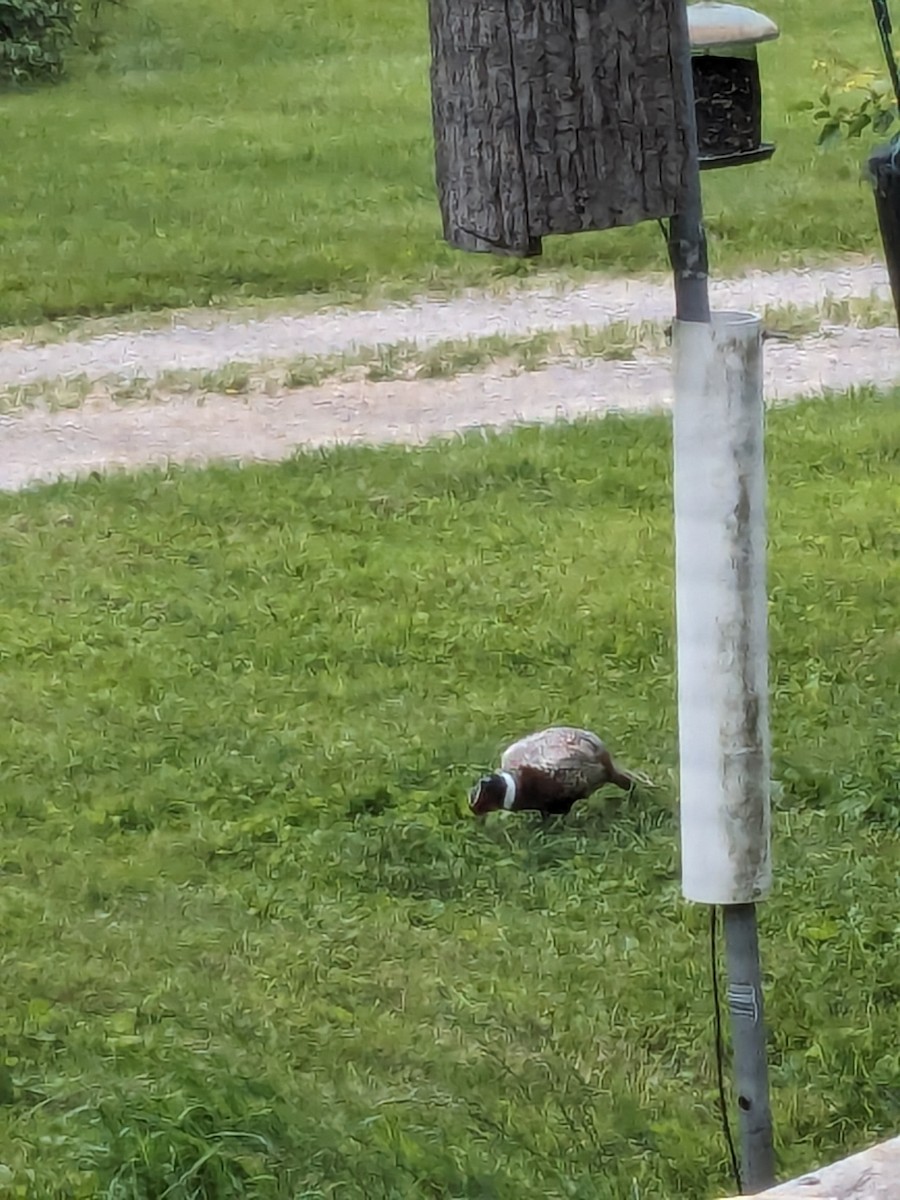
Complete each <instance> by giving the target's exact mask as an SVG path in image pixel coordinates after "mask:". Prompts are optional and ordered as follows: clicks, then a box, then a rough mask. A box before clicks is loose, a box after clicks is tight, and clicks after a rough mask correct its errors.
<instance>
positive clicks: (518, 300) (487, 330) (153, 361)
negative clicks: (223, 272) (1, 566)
mask: <svg viewBox="0 0 900 1200" xmlns="http://www.w3.org/2000/svg"><path fill="white" fill-rule="evenodd" d="M710 294H711V299H712V303H713V305H714V307H716V308H719V309H751V310H753V311H759V310H761V309H763V308H765V307H766V306H767V305H785V304H793V305H796V306H797V307H808V306H812V305H816V304H820V303H821V302H822V301H823V300H824V299H825V298H826V297H827V296H833V297H834V298H835V299H846V298H849V297H867V296H871V295H875V296H879V297H881V298H887V297H888V296H889V295H890V291H889V287H888V281H887V272H886V271H885V268H884V267H883V266H881V265H880V264H867V265H859V266H856V265H854V266H843V267H835V268H833V269H830V270H822V271H812V270H809V271H801V270H791V271H776V272H774V273H771V274H766V273H763V272H759V271H757V272H751V273H750V274H748V275H746V276H743V277H741V278H739V279H733V280H721V279H717V280H714V281H713V283H712V287H711V292H710ZM672 304H673V301H672V285H671V280H670V279H668V278H666V279H661V280H659V281H655V280H647V279H601V280H596V281H593V282H591V283H588V284H584V285H582V286H580V287H570V288H566V289H565V290H563V289H561V288H557V289H554V290H551V289H548V288H546V287H544V288H527V289H521V290H516V291H511V292H507V293H501V294H498V295H482V294H473V293H467V294H465V295H463V296H459V297H455V298H453V299H451V300H419V301H417V302H415V303H412V304H404V305H400V304H396V305H390V306H388V307H387V308H382V309H378V310H370V311H360V310H355V309H343V310H341V309H330V310H327V311H323V312H318V313H313V314H307V315H303V316H269V317H265V318H262V319H260V320H250V321H247V320H240V319H239V318H237V317H234V316H231V317H226V318H224V319H216V318H215V317H210V318H209V323H208V326H207V327H206V328H197V320H198V319H199V318H200V314H198V313H192V314H190V317H189V318H188V317H185V316H184V315H181V316H179V315H177V314H176V316H175V317H173V322H172V326H171V327H170V328H167V329H159V330H153V331H151V332H143V333H117V334H109V335H105V336H103V337H95V338H91V339H90V340H87V341H68V342H58V343H54V344H50V345H45V346H34V345H25V344H24V343H22V342H6V343H0V385H9V384H20V383H33V382H35V381H37V380H40V379H51V378H59V377H61V376H68V377H73V376H79V375H86V376H88V377H89V378H91V379H99V378H101V377H103V376H109V375H115V376H119V377H121V378H135V377H140V378H145V379H153V378H155V377H156V376H158V375H160V374H162V373H163V372H164V371H168V370H184V369H201V370H212V369H214V368H216V367H220V366H223V365H225V364H226V363H229V362H247V363H252V362H259V361H261V360H263V359H268V358H274V359H279V358H280V359H284V358H291V357H295V356H301V355H310V356H323V355H334V354H340V353H343V352H346V351H352V350H354V349H358V348H360V347H364V346H384V345H396V344H397V343H399V342H412V343H416V344H417V345H419V346H429V345H434V344H435V343H436V342H440V341H445V340H447V339H449V338H470V337H483V336H485V335H486V334H492V333H506V334H522V333H533V332H537V331H538V330H559V329H567V328H570V327H571V326H573V325H591V326H594V327H601V326H603V325H608V324H611V323H612V322H614V321H627V322H629V323H631V324H639V323H640V322H641V321H666V320H668V319H669V318H670V317H671V315H672Z"/></svg>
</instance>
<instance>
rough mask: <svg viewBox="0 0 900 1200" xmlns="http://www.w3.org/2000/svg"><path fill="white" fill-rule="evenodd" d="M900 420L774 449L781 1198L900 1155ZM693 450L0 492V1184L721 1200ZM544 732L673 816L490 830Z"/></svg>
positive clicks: (574, 436)
mask: <svg viewBox="0 0 900 1200" xmlns="http://www.w3.org/2000/svg"><path fill="white" fill-rule="evenodd" d="M898 400H900V393H895V394H894V395H892V396H886V397H883V398H881V399H879V398H877V397H875V396H872V395H868V394H864V395H858V396H851V397H845V398H842V399H835V400H826V401H822V402H819V403H814V404H806V405H801V406H799V407H796V408H786V409H782V410H779V411H775V412H773V413H772V414H771V418H770V451H769V459H770V464H769V469H770V478H771V497H770V521H771V540H772V551H771V570H770V591H771V602H772V603H771V636H772V688H773V706H774V709H773V740H774V764H775V774H776V776H777V779H778V783H779V794H778V798H777V814H776V821H775V861H776V867H777V887H776V890H775V892H774V895H773V896H772V898H771V899H770V900H769V901H768V902H767V903H766V904H765V905H764V906H763V908H762V932H763V945H764V954H765V967H766V973H767V979H768V994H767V995H768V1004H769V1013H770V1019H771V1063H772V1083H773V1093H774V1111H775V1120H776V1124H777V1131H778V1142H779V1155H780V1163H781V1169H782V1171H783V1172H784V1173H785V1174H787V1173H789V1172H790V1171H793V1170H797V1169H800V1168H804V1167H807V1166H811V1165H815V1164H816V1163H817V1162H820V1161H822V1160H827V1159H829V1158H832V1157H836V1156H837V1155H839V1154H840V1153H841V1152H844V1151H849V1150H852V1149H854V1148H857V1147H859V1146H861V1145H864V1144H866V1143H869V1142H871V1141H872V1140H875V1139H877V1138H879V1137H881V1136H882V1135H887V1134H888V1133H894V1132H896V1130H897V1127H898V1123H900V1087H898V1079H900V1049H898V1044H897V1034H896V1031H897V1024H898V1018H900V984H898V976H897V954H898V950H900V933H898V924H897V885H896V880H897V873H898V869H900V820H898V813H900V808H898V788H900V771H898V761H900V753H898V751H900V746H898V740H897V730H898V727H900V695H898V689H897V679H898V675H900V640H898V634H897V619H896V613H897V605H898V600H900V556H898V550H900V540H898V539H900V533H898V530H900V501H898V492H897V488H896V486H895V485H894V482H893V480H894V479H895V477H896V474H897V467H898V458H900V404H898ZM669 455H670V443H669V426H668V423H667V421H666V420H665V419H664V418H655V417H654V418H641V419H636V420H619V419H612V418H610V419H607V420H605V421H602V422H597V423H593V424H579V425H574V426H557V427H549V428H544V429H523V430H519V431H516V432H514V433H510V434H509V435H504V436H502V437H488V438H482V437H480V436H472V437H470V438H467V439H464V440H460V441H456V442H452V443H445V444H441V445H433V446H430V447H427V448H424V449H419V450H409V451H408V450H403V449H388V450H368V449H355V450H352V451H351V450H342V451H336V452H329V453H327V454H316V455H310V456H305V457H300V458H298V459H297V460H296V461H292V462H289V463H286V464H283V465H280V466H275V467H265V468H254V469H247V470H244V471H238V470H232V469H224V468H222V469H215V470H210V471H204V472H199V471H187V470H185V471H176V472H173V473H171V474H156V473H148V474H143V475H139V476H136V477H118V478H110V479H107V480H103V481H100V480H97V479H95V480H87V481H85V482H82V483H79V484H64V485H63V484H61V485H57V486H54V487H50V488H46V489H41V490H36V491H34V492H30V493H24V494H21V495H6V496H3V497H2V498H0V530H2V542H0V546H2V566H3V570H2V580H3V593H4V594H3V603H2V605H0V657H2V678H3V688H2V690H0V763H2V766H0V770H2V793H0V794H2V805H3V826H4V839H3V852H2V858H0V872H2V876H0V878H2V887H0V913H2V928H3V938H2V948H0V956H2V959H0V969H2V978H3V986H2V989H0V1037H2V1048H3V1057H2V1058H0V1066H3V1064H5V1067H4V1069H3V1070H2V1071H0V1148H2V1149H0V1194H3V1195H7V1194H8V1195H10V1196H18V1197H34V1198H35V1200H46V1198H47V1197H91V1198H94V1197H115V1198H126V1197H127V1198H132V1197H134V1198H147V1200H150V1198H151V1197H152V1198H154V1200H160V1198H161V1197H163V1196H166V1197H170V1198H172V1200H187V1198H197V1197H204V1198H211V1197H216V1198H222V1200H225V1198H230V1197H234V1196H237V1195H241V1196H248V1197H266V1198H272V1197H284V1198H288V1197H291V1198H294V1197H301V1196H304V1197H335V1198H338V1197H340V1198H341V1200H345V1198H346V1200H357V1198H358V1200H379V1198H382V1197H383V1198H385V1200H388V1198H390V1200H401V1198H402V1200H405V1198H407V1197H409V1196H434V1197H448V1198H450V1197H459V1198H467V1200H468V1198H476V1197H478V1198H496V1200H513V1198H515V1200H519V1198H520V1197H522V1196H525V1195H528V1196H547V1197H560V1198H562V1197H575V1198H579V1197H581V1198H584V1200H622V1198H623V1197H633V1198H634V1200H650V1198H653V1200H662V1198H663V1197H669V1196H674V1195H678V1196H683V1197H685V1200H688V1198H690V1197H698V1198H699V1197H712V1196H715V1195H719V1194H723V1193H726V1192H727V1191H728V1190H729V1178H728V1171H727V1159H726V1156H725V1151H724V1146H723V1142H722V1138H721V1134H720V1131H719V1123H718V1118H717V1115H716V1107H715V1081H714V1067H713V1057H712V1016H711V1006H710V999H709V975H708V965H707V942H706V922H707V917H706V913H705V911H704V910H702V909H699V908H693V907H689V906H687V905H685V904H684V903H683V902H682V901H681V899H680V891H679V882H678V867H677V853H676V847H677V820H676V814H675V803H674V769H675V762H676V742H675V712H674V679H673V644H672V633H673V631H672V608H673V600H672V533H671V494H670V473H669ZM556 720H567V721H573V722H578V723H582V722H583V723H585V724H587V725H589V726H591V727H594V728H596V729H598V730H599V731H600V732H602V733H604V734H605V735H607V736H608V738H609V739H610V741H611V743H612V745H613V748H614V750H615V751H616V752H618V753H619V754H620V756H621V758H622V760H623V761H624V762H625V763H627V764H630V765H632V766H634V767H635V768H638V769H641V770H644V771H647V772H649V773H650V774H651V775H652V776H654V777H658V779H659V781H660V782H661V784H662V786H661V788H660V789H659V790H658V791H657V792H655V793H652V794H650V795H647V794H643V795H640V796H638V797H636V798H635V799H633V800H632V801H631V802H628V803H623V801H622V800H621V798H619V797H618V796H610V797H604V796H599V797H596V798H594V799H593V800H591V801H590V802H588V803H586V804H584V805H581V806H579V807H578V808H577V809H576V810H575V812H574V813H573V814H572V817H571V818H570V819H569V820H567V821H564V822H561V823H558V824H554V825H550V826H548V827H546V828H544V827H541V826H540V825H539V824H538V823H535V822H534V821H533V820H531V819H530V818H529V817H527V816H525V817H520V818H505V817H503V816H498V817H496V818H492V819H491V820H490V821H489V822H488V823H487V824H486V825H484V826H478V825H476V824H475V823H473V822H472V820H471V819H470V818H469V817H468V815H467V813H466V806H465V792H466V789H467V787H468V785H469V783H470V781H471V779H472V777H473V776H474V775H476V774H477V773H480V772H481V771H482V770H483V769H484V768H486V767H488V766H490V765H491V764H493V763H494V762H495V757H496V753H497V750H498V748H499V747H500V746H502V745H503V744H504V742H505V741H506V740H508V739H510V738H512V737H513V736H515V735H516V734H519V733H521V732H524V731H526V730H528V729H530V728H533V727H537V726H539V725H541V724H543V723H547V722H551V721H556ZM667 1189H668V1190H667Z"/></svg>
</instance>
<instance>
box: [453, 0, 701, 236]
mask: <svg viewBox="0 0 900 1200" xmlns="http://www.w3.org/2000/svg"><path fill="white" fill-rule="evenodd" d="M430 17H431V41H432V108H433V118H434V132H435V160H436V174H437V183H438V192H439V195H440V202H441V213H442V216H443V221H444V236H445V237H446V239H447V240H448V241H449V242H450V243H451V244H452V245H454V246H457V247H459V248H460V249H465V250H486V251H492V252H494V253H501V254H516V255H528V254H539V253H540V250H541V243H540V239H541V238H542V237H543V236H546V235H547V234H553V233H577V232H583V231H586V230H591V229H609V228H611V227H613V226H617V225H631V224H634V223H635V222H637V221H643V220H647V219H654V218H658V217H669V216H671V215H672V214H673V213H674V212H675V211H676V209H677V208H678V206H679V201H680V200H681V198H682V195H683V190H684V187H685V184H686V180H687V178H688V173H689V170H690V165H689V155H688V148H687V145H686V142H685V135H684V129H685V125H686V121H687V106H688V98H687V96H686V95H685V94H684V91H683V89H682V88H681V86H680V84H679V74H678V71H677V69H676V66H675V63H676V62H677V59H678V56H679V55H680V54H683V53H688V52H689V51H688V36H687V22H686V18H685V14H684V0H430Z"/></svg>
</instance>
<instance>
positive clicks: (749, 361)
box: [674, 313, 771, 904]
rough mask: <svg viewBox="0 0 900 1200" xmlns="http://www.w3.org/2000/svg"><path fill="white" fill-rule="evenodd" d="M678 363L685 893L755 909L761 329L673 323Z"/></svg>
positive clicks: (760, 699) (760, 684) (760, 788)
mask: <svg viewBox="0 0 900 1200" xmlns="http://www.w3.org/2000/svg"><path fill="white" fill-rule="evenodd" d="M674 357H675V412H674V430H675V561H676V612H677V623H678V722H679V741H680V759H681V837H682V847H681V849H682V882H683V890H684V894H685V896H686V897H687V898H688V899H689V900H696V901H700V902H701V903H704V904H752V903H753V902H755V901H756V900H758V899H760V898H761V897H762V896H763V895H764V894H765V893H766V892H767V891H768V890H769V887H770V886H771V864H770V858H769V802H768V796H769V751H768V682H767V680H768V654H767V637H766V575H765V571H766V521H765V486H766V482H765V467H764V458H763V394H762V333H761V325H760V320H759V318H758V317H756V316H753V315H752V314H750V313H714V314H713V316H712V321H711V323H710V324H709V325H705V324H700V323H694V322H681V321H679V322H676V325H675V330H674Z"/></svg>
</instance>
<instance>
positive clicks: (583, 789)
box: [469, 725, 652, 817]
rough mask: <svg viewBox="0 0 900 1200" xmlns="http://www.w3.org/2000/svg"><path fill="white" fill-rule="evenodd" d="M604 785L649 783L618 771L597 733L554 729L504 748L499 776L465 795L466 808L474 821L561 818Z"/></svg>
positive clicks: (495, 774)
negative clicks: (530, 814) (512, 816)
mask: <svg viewBox="0 0 900 1200" xmlns="http://www.w3.org/2000/svg"><path fill="white" fill-rule="evenodd" d="M606 783H614V784H615V785H616V787H620V788H623V789H624V790H625V791H630V790H631V788H632V787H634V785H635V783H646V784H649V783H650V781H649V780H648V779H646V778H644V777H642V776H640V775H634V774H632V773H631V772H630V771H624V770H622V769H621V768H620V767H617V766H616V764H615V763H614V762H613V760H612V756H611V755H610V753H609V751H608V750H607V748H606V747H605V746H604V744H603V742H602V741H601V740H600V738H598V737H597V735H596V734H595V733H591V732H590V731H589V730H587V729H573V728H570V727H569V726H567V725H556V726H553V728H551V729H542V730H541V731H540V732H539V733H532V734H529V735H528V737H524V738H522V739H521V740H520V741H518V742H514V743H513V744H512V745H511V746H508V747H507V749H506V750H504V751H503V756H502V758H501V760H500V770H499V771H495V772H493V774H491V775H483V776H482V777H481V779H479V780H478V782H477V783H476V784H475V786H474V787H473V788H472V790H471V791H470V792H469V807H470V808H471V810H472V812H473V813H474V814H475V816H478V817H480V816H482V815H483V814H484V813H489V812H496V811H497V810H498V809H501V808H502V809H506V811H507V812H521V811H523V810H526V809H531V810H536V811H537V812H540V813H543V814H544V816H545V817H549V816H559V815H564V814H565V813H568V812H569V810H570V809H571V807H572V805H573V804H574V803H575V802H576V800H584V799H585V798H586V797H587V796H590V795H591V794H592V793H593V792H596V791H597V789H598V788H601V787H603V785H604V784H606ZM651 786H652V785H651Z"/></svg>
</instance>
